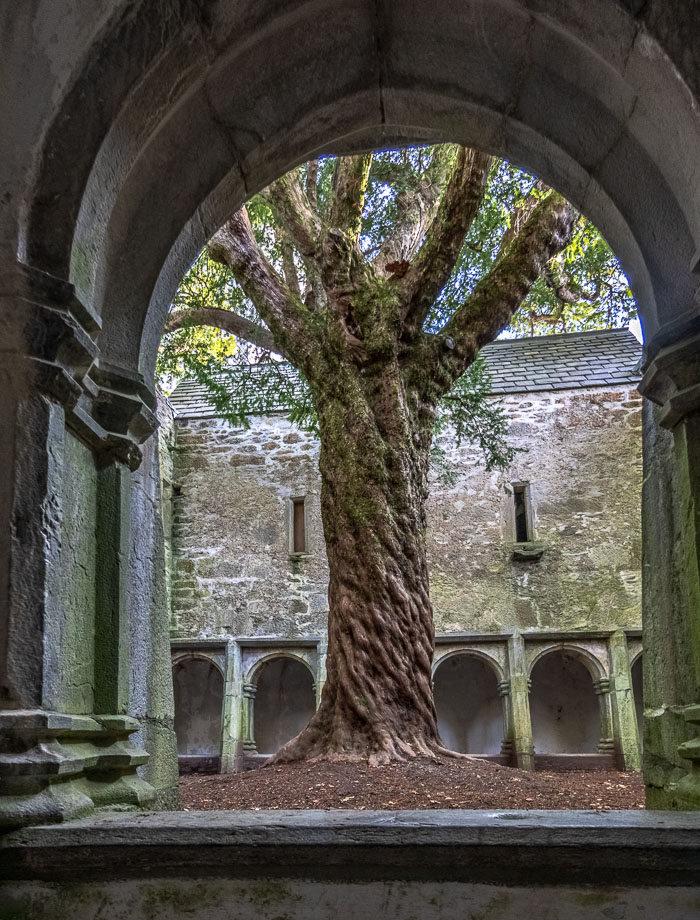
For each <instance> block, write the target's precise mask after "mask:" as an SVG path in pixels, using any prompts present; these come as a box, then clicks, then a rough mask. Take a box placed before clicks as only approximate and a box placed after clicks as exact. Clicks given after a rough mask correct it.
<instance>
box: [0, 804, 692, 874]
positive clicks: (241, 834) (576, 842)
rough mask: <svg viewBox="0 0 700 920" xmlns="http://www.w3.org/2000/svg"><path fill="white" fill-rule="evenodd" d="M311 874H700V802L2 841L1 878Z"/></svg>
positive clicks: (112, 823) (60, 831)
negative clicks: (683, 807)
mask: <svg viewBox="0 0 700 920" xmlns="http://www.w3.org/2000/svg"><path fill="white" fill-rule="evenodd" d="M146 866H147V867H148V874H149V877H152V878H155V877H159V878H174V877H179V878H188V879H192V878H206V877H218V878H227V879H241V878H247V879H255V878H258V879H260V878H265V879H271V878H304V879H313V880H325V881H358V880H378V881H386V880H409V881H457V882H467V883H470V884H474V883H487V884H499V885H523V884H524V885H528V886H533V885H539V886H542V885H544V886H550V885H557V886H561V885H577V886H578V885H589V884H591V885H596V886H604V885H615V886H625V887H634V888H640V887H648V888H655V887H665V888H668V887H670V886H682V887H686V888H692V887H698V886H700V814H696V813H678V812H629V811H614V812H607V813H603V814H601V813H597V812H592V811H530V812H517V811H513V812H508V811H445V810H435V811H422V812H420V811H366V812H358V811H333V812H323V811H266V812H169V813H167V812H165V813H164V812H161V813H152V812H151V813H143V812H142V813H131V814H124V813H104V814H102V815H99V816H97V817H91V818H86V819H83V820H79V821H74V822H70V823H66V824H62V825H53V826H44V827H34V828H26V829H24V830H22V831H17V832H15V833H13V834H9V835H7V836H6V837H5V838H4V840H3V842H2V843H1V844H0V879H3V880H14V881H19V880H24V879H32V880H44V881H62V882H66V881H76V882H78V881H81V880H84V879H85V878H91V879H92V880H93V881H101V880H113V879H127V878H139V877H143V874H144V867H146Z"/></svg>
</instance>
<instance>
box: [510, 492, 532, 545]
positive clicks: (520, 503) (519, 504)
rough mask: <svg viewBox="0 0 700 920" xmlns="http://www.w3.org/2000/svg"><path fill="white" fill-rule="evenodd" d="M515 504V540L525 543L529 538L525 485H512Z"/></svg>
mask: <svg viewBox="0 0 700 920" xmlns="http://www.w3.org/2000/svg"><path fill="white" fill-rule="evenodd" d="M513 503H514V506H515V542H516V543H527V542H528V541H529V540H530V539H531V527H530V521H529V518H528V508H527V486H525V485H520V486H513Z"/></svg>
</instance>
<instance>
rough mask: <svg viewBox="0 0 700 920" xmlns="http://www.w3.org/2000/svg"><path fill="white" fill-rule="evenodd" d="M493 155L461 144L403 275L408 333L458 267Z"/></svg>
mask: <svg viewBox="0 0 700 920" xmlns="http://www.w3.org/2000/svg"><path fill="white" fill-rule="evenodd" d="M490 163H491V157H490V156H488V155H487V154H485V153H479V152H478V151H476V150H468V149H466V148H465V147H462V148H460V151H459V154H458V157H457V162H456V163H455V167H454V170H453V172H452V175H451V177H450V181H449V182H448V184H447V188H446V189H445V193H444V195H443V196H442V199H441V201H440V205H439V207H438V210H437V213H436V214H435V217H434V218H433V221H432V223H431V225H430V227H429V229H428V231H427V234H426V238H425V242H424V243H423V245H422V246H421V248H420V250H419V252H418V255H417V257H416V258H415V259H414V261H413V263H412V264H411V266H410V268H409V270H408V272H407V273H406V275H405V276H404V277H403V278H402V280H401V282H400V285H401V292H402V297H403V299H404V302H405V308H404V329H405V334H407V336H408V337H410V336H412V335H413V334H414V333H416V332H418V331H420V329H421V328H422V326H423V323H424V321H425V317H426V316H427V315H428V312H429V310H430V308H431V307H432V305H433V304H434V302H435V299H436V298H437V296H438V295H439V293H440V291H441V290H442V289H443V288H444V286H445V284H446V283H447V281H448V279H449V277H450V275H451V274H452V271H453V269H454V267H455V264H456V262H457V259H458V258H459V253H460V250H461V248H462V244H463V242H464V237H465V236H466V235H467V233H468V231H469V228H470V226H471V225H472V223H473V221H474V218H475V217H476V215H477V214H478V212H479V207H480V205H481V202H482V199H483V197H484V192H485V189H486V182H487V179H488V172H489V166H490Z"/></svg>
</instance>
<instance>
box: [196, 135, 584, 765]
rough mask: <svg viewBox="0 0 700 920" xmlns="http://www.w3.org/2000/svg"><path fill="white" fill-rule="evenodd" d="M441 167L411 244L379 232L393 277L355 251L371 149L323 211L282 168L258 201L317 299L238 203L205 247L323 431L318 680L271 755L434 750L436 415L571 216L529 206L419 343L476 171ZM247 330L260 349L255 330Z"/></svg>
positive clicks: (479, 193) (566, 235)
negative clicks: (323, 618)
mask: <svg viewBox="0 0 700 920" xmlns="http://www.w3.org/2000/svg"><path fill="white" fill-rule="evenodd" d="M452 159H453V161H454V166H453V168H452V170H451V171H449V170H444V169H443V168H442V166H440V164H438V166H440V168H438V167H437V166H436V169H435V177H437V178H435V180H434V181H439V182H440V191H441V194H440V195H438V194H436V190H435V188H434V186H433V182H432V181H431V182H430V183H427V184H425V186H424V189H423V192H424V195H425V198H424V200H423V201H422V202H421V203H420V207H419V210H420V211H421V213H420V215H418V217H411V218H410V219H409V217H408V216H405V225H406V226H407V227H409V228H410V229H409V232H408V235H407V236H404V238H403V240H399V239H398V238H397V237H394V238H393V239H392V240H390V241H389V243H388V245H387V247H386V249H385V250H384V252H383V256H386V255H387V254H392V253H397V252H398V253H401V255H402V256H403V258H404V260H405V261H406V267H405V269H404V268H403V267H402V268H401V271H400V272H399V273H396V272H391V271H387V269H386V266H385V265H381V264H378V265H373V264H372V263H371V262H368V261H367V260H366V259H365V258H364V257H363V254H362V252H361V250H360V240H359V238H360V230H361V222H360V216H361V212H362V204H363V201H364V195H365V190H366V187H367V181H368V175H369V170H370V168H371V157H370V156H369V155H363V156H360V157H340V158H338V160H337V163H336V174H335V178H334V182H333V189H334V195H333V198H332V201H331V202H330V206H329V207H327V209H326V211H325V213H326V214H327V215H328V216H327V217H323V215H321V214H319V213H316V211H315V204H316V192H315V188H314V187H313V183H314V182H315V178H314V177H315V176H316V170H315V168H313V169H311V170H310V171H309V172H308V173H307V176H306V186H305V187H302V183H301V177H300V173H299V172H298V171H297V172H294V173H292V174H290V175H289V176H287V177H283V179H281V180H278V182H276V183H273V185H272V186H271V187H270V189H269V190H267V192H266V193H265V196H266V199H267V201H268V202H269V203H270V206H271V207H272V208H273V210H274V211H275V213H276V216H277V219H278V221H279V223H280V225H281V226H282V227H283V228H284V239H283V240H282V241H281V242H282V244H283V247H282V248H283V251H284V246H286V245H289V244H291V245H294V246H295V247H296V249H297V252H298V253H299V257H300V259H301V260H302V262H303V263H304V265H305V266H306V268H307V276H308V277H312V278H313V284H321V285H322V287H323V291H322V294H323V296H322V297H319V296H317V293H316V294H314V296H311V297H304V298H303V297H302V296H301V290H300V287H299V284H298V278H297V274H296V271H295V269H294V266H292V265H291V264H290V263H289V254H288V253H287V255H286V256H285V259H286V264H284V265H283V270H284V274H285V277H284V278H283V277H282V276H281V275H280V274H279V273H278V272H277V271H276V270H275V268H274V267H273V266H272V265H271V264H270V263H269V262H267V261H266V259H265V257H264V255H263V253H262V252H261V251H260V249H259V247H258V246H257V244H256V242H255V239H254V235H253V232H252V228H251V226H250V222H249V220H248V217H247V214H246V211H245V208H242V209H241V210H240V211H238V212H237V213H236V214H235V215H234V216H233V217H232V218H231V220H229V221H228V222H227V223H226V224H225V225H224V227H222V229H221V230H220V231H219V232H218V233H217V234H216V235H215V237H214V238H213V240H212V242H211V244H210V252H212V253H213V254H214V256H215V257H216V258H218V259H220V260H221V261H225V262H226V263H227V264H228V265H229V267H230V268H231V270H232V272H233V274H234V277H235V278H236V280H237V281H238V282H239V284H240V285H241V287H242V288H243V290H244V291H245V293H246V294H247V295H248V297H249V298H250V299H251V301H252V302H253V303H254V305H255V307H256V308H257V310H258V313H259V315H260V317H261V318H262V320H263V322H264V323H265V325H266V326H267V328H268V329H269V330H270V333H269V334H270V336H271V338H272V340H273V344H274V349H273V350H275V351H277V352H279V353H282V354H285V355H286V356H288V358H289V360H290V361H291V362H292V363H293V364H295V365H296V367H297V368H299V369H300V370H301V371H302V373H303V374H304V375H305V377H306V379H307V380H308V382H309V386H310V388H311V392H312V395H313V399H314V403H315V407H316V410H317V413H318V418H319V425H320V434H321V455H320V469H321V477H322V493H321V506H322V514H323V526H324V533H325V539H326V549H327V554H328V563H329V568H330V585H329V607H330V614H329V629H328V657H327V675H328V676H327V681H326V684H325V686H324V688H323V694H322V698H321V704H320V707H319V710H318V712H317V713H316V715H315V716H314V717H313V718H312V719H311V721H310V723H309V725H308V726H307V728H305V729H304V731H303V732H301V733H300V734H299V735H298V736H297V737H296V738H294V739H292V740H291V741H290V742H289V743H288V744H287V745H285V746H284V747H283V748H282V750H281V751H279V752H278V754H277V755H276V756H275V757H274V758H273V760H276V761H289V760H297V759H308V758H330V759H335V758H356V757H366V758H369V759H370V760H371V761H372V762H376V763H381V762H388V761H391V760H400V759H406V758H410V757H418V756H430V755H434V754H436V753H438V752H442V753H447V752H446V751H445V749H444V748H443V747H442V744H441V742H440V739H439V737H438V731H437V724H436V715H435V707H434V704H433V698H432V690H431V680H430V676H431V662H432V654H433V616H432V607H431V604H430V592H429V580H428V567H427V560H426V545H425V540H426V519H425V502H426V497H427V476H428V458H429V451H430V444H431V438H432V430H433V423H434V420H435V413H436V411H437V406H438V402H439V400H440V398H441V397H442V396H443V395H444V394H445V393H447V392H448V391H449V389H450V388H451V386H452V385H453V384H454V382H455V381H456V380H457V378H458V377H460V376H461V374H463V373H464V371H465V370H466V369H467V367H468V366H469V364H470V363H471V362H472V361H473V360H474V359H475V358H476V355H477V354H478V350H479V348H480V347H481V346H482V345H483V344H485V343H486V342H488V341H490V340H491V339H493V338H495V336H496V335H497V334H498V333H499V331H500V330H501V329H502V328H503V326H505V325H506V324H507V322H508V321H509V319H510V317H511V316H512V315H513V313H514V312H515V311H516V310H517V309H518V307H519V306H520V304H521V303H522V301H523V300H524V298H525V297H526V296H527V293H528V291H529V289H530V287H531V285H532V284H533V283H534V281H535V280H536V279H537V278H538V277H539V276H540V275H541V274H542V272H543V271H544V270H545V268H546V266H547V264H548V262H549V261H550V260H551V259H552V258H553V257H555V256H556V255H557V254H558V253H559V252H561V251H562V250H563V249H564V248H565V247H566V245H567V244H568V242H569V240H570V239H571V236H572V233H573V230H574V226H575V223H576V220H577V214H576V212H575V211H574V209H573V208H572V207H571V206H570V205H569V204H568V203H567V202H566V201H564V199H562V198H561V197H560V196H559V195H557V194H556V193H555V192H550V193H549V194H547V195H545V196H544V197H543V198H542V199H541V200H539V201H538V202H537V203H536V205H535V204H532V203H529V205H530V204H532V206H528V211H527V215H526V216H525V218H524V219H523V220H518V221H516V222H514V223H517V230H516V231H514V232H513V233H510V234H509V236H508V239H507V240H506V241H505V244H504V246H503V248H502V251H501V252H500V253H499V255H498V258H497V259H496V261H495V263H494V265H493V266H492V268H491V270H490V272H489V273H488V274H487V275H486V276H485V277H484V278H482V280H481V281H480V283H479V284H478V285H477V286H476V288H475V289H474V291H473V292H472V293H471V295H470V296H469V297H467V298H466V299H465V302H464V303H463V304H462V305H461V306H460V307H459V308H458V309H457V310H456V312H455V313H454V314H453V315H452V317H451V319H450V320H449V322H447V323H446V325H445V326H444V328H443V329H442V330H441V332H440V333H439V334H437V335H431V334H428V333H426V332H425V331H424V330H423V325H424V322H425V319H426V316H427V315H428V312H429V310H430V308H431V306H432V304H433V303H434V302H435V299H436V298H437V297H438V296H439V294H440V292H441V290H442V289H443V287H444V285H445V284H446V282H447V281H448V279H449V277H450V275H451V273H452V271H453V269H454V267H455V264H456V262H457V259H458V258H459V254H460V249H461V246H462V242H463V241H464V238H465V235H466V233H467V231H468V229H469V227H470V225H471V223H472V221H473V220H474V218H475V216H476V214H477V212H478V208H479V204H480V202H481V200H482V197H483V194H484V190H485V187H486V179H487V174H488V169H489V162H490V161H489V158H488V157H487V156H485V155H483V154H480V153H477V152H475V151H468V150H463V149H460V150H459V151H458V153H457V156H456V159H455V158H454V157H453V158H452ZM442 165H444V164H442ZM420 194H421V190H420V188H418V189H417V190H414V192H412V201H413V202H414V204H415V202H416V200H418V198H420ZM421 209H422V210H421ZM426 215H429V217H430V220H429V222H428V219H427V217H426ZM416 226H418V227H420V228H423V227H424V226H427V227H428V230H427V232H426V233H425V238H424V239H416ZM420 234H421V236H422V234H423V230H422V229H421V230H420ZM409 237H410V238H411V239H412V240H413V242H412V248H411V247H409V248H408V249H407V248H406V245H405V243H406V240H407V239H409ZM379 261H381V260H379ZM220 312H225V311H220ZM215 324H216V323H215ZM254 331H255V334H256V336H257V337H258V339H259V337H260V331H259V327H256V329H255V330H254ZM241 334H242V335H243V336H244V337H245V336H246V332H245V330H244V331H243V332H242V333H241ZM456 756H457V755H456Z"/></svg>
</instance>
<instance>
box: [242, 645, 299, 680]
mask: <svg viewBox="0 0 700 920" xmlns="http://www.w3.org/2000/svg"><path fill="white" fill-rule="evenodd" d="M279 658H289V659H291V660H292V661H297V662H299V664H303V665H304V667H305V668H306V669H307V671H308V672H309V674H310V675H311V679H312V680H313V682H314V685H315V684H316V675H315V673H314V670H313V668H312V667H311V665H310V664H309V662H308V661H305V660H304V659H303V658H302V657H301V656H300V655H295V654H294V652H289V651H287V650H286V649H279V650H276V651H274V652H270V653H269V654H267V655H265V656H264V657H263V658H258V660H257V661H256V662H255V664H253V665H252V667H251V668H250V670H249V671H248V673H247V674H246V677H245V683H247V684H252V685H253V686H257V683H258V679H259V677H260V673H261V672H262V670H263V668H264V667H265V665H266V664H269V663H270V662H271V661H276V660H277V659H279Z"/></svg>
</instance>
